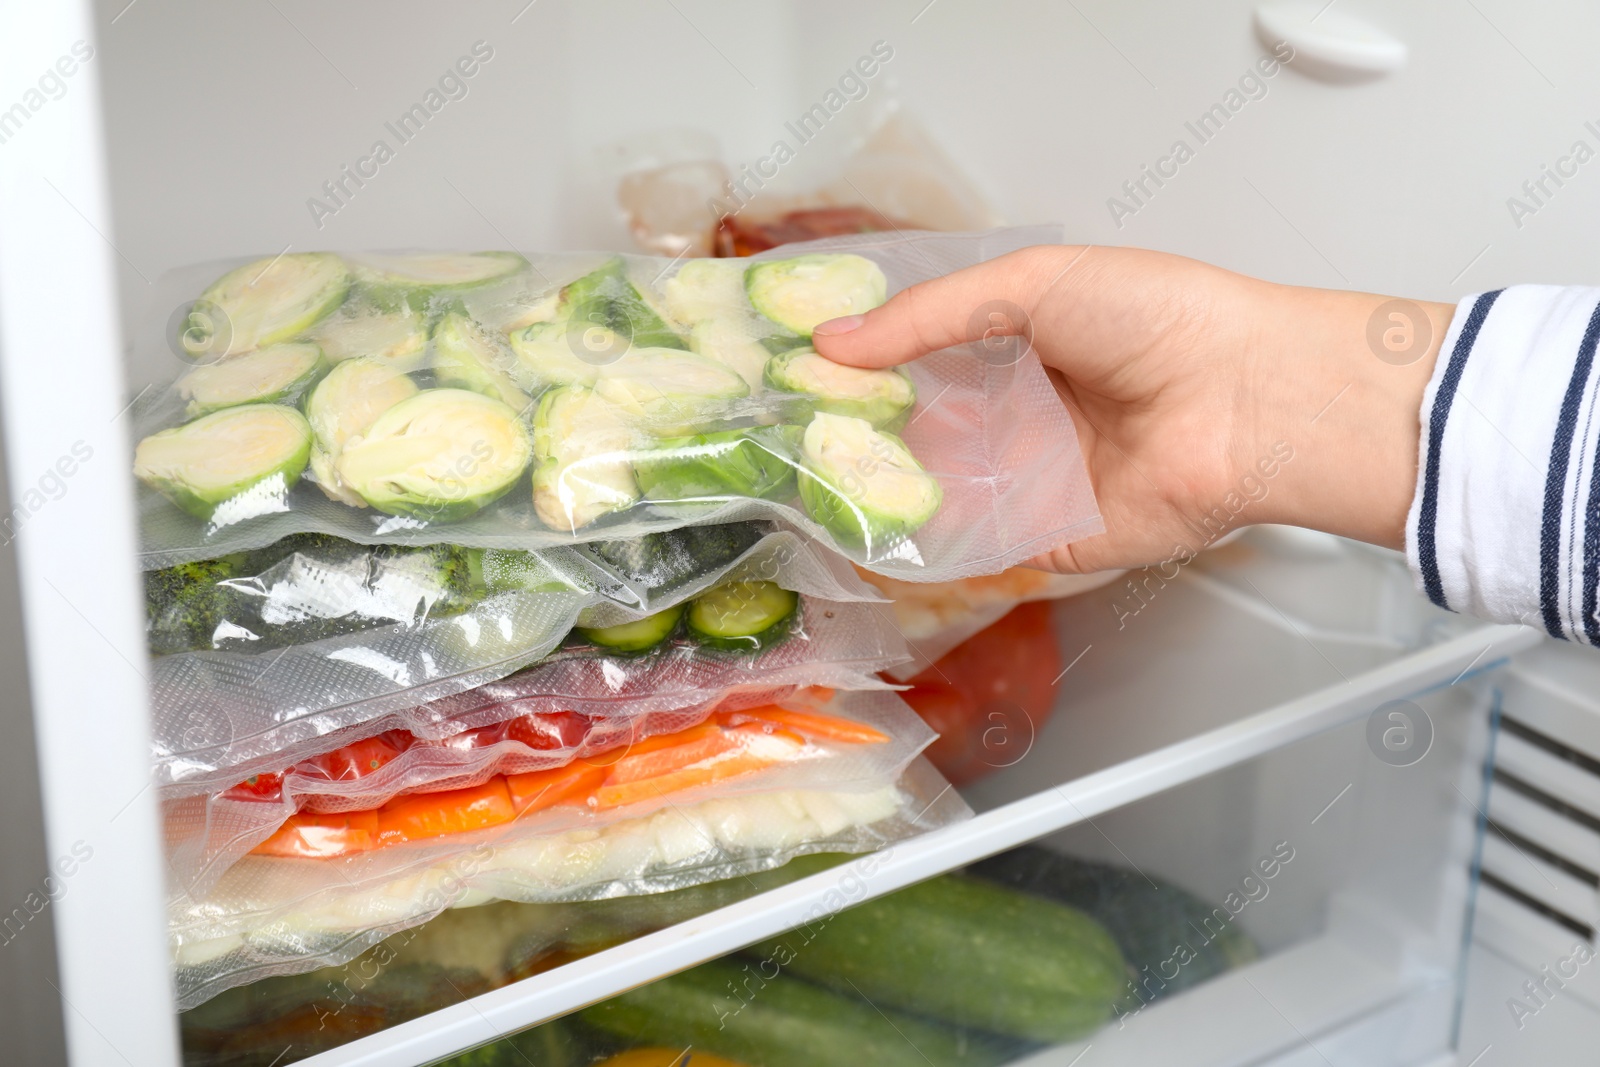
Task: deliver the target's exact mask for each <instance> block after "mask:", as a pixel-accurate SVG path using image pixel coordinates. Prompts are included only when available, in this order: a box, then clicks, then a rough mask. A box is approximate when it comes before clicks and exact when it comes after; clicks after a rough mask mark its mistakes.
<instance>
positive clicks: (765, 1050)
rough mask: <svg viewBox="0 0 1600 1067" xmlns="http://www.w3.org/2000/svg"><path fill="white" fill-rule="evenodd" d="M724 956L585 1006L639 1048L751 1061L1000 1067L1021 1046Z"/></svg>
mask: <svg viewBox="0 0 1600 1067" xmlns="http://www.w3.org/2000/svg"><path fill="white" fill-rule="evenodd" d="M766 973H771V974H774V975H775V977H772V978H766V977H763V974H762V973H759V972H758V968H757V966H756V965H755V964H741V963H737V962H732V961H728V960H715V961H713V962H711V963H706V964H702V965H701V966H699V967H696V968H694V969H693V970H689V971H684V972H683V973H682V974H676V975H673V976H671V977H670V978H663V979H661V980H659V981H656V982H652V983H650V984H649V985H647V986H641V987H640V988H638V989H634V990H630V991H629V992H627V993H623V994H622V995H621V996H618V997H613V998H612V999H610V1000H608V1001H606V1002H605V1003H603V1004H597V1005H595V1006H594V1007H592V1008H585V1009H584V1010H583V1011H582V1012H580V1013H579V1014H580V1017H581V1018H582V1020H583V1021H584V1022H585V1023H587V1024H589V1025H591V1026H594V1027H597V1028H599V1029H601V1030H604V1031H606V1032H607V1033H610V1034H613V1035H615V1036H617V1037H620V1038H623V1039H625V1040H627V1041H628V1042H631V1043H634V1044H639V1045H645V1044H649V1045H666V1046H670V1047H672V1048H686V1047H692V1048H694V1049H696V1050H700V1051H705V1052H710V1053H712V1054H714V1055H717V1056H723V1057H726V1058H727V1059H731V1060H737V1061H739V1062H740V1063H744V1064H748V1065H749V1067H817V1065H818V1064H840V1065H842V1064H857V1063H859V1064H872V1065H873V1067H995V1065H998V1064H1001V1063H1005V1062H1006V1061H1007V1060H1008V1059H1010V1057H1011V1053H1012V1051H1013V1049H1011V1048H1008V1047H1002V1045H1001V1044H1000V1043H998V1042H996V1041H994V1040H992V1039H989V1038H986V1037H968V1036H966V1035H963V1034H960V1033H957V1032H956V1031H954V1030H949V1029H946V1028H945V1027H942V1026H938V1025H935V1024H933V1023H927V1022H923V1021H921V1020H918V1019H910V1018H906V1017H904V1016H900V1015H898V1013H895V1012H893V1011H889V1012H880V1011H878V1010H877V1009H875V1008H874V1007H872V1005H870V1004H864V1003H862V1002H861V1001H859V1000H854V999H847V998H845V997H841V996H837V995H835V994H833V993H830V992H829V991H828V990H826V989H822V988H820V987H819V986H814V985H812V984H810V983H809V982H804V981H801V980H800V979H798V978H792V977H790V976H788V975H785V974H782V973H781V972H778V971H776V970H773V969H770V968H769V969H768V971H767V972H766Z"/></svg>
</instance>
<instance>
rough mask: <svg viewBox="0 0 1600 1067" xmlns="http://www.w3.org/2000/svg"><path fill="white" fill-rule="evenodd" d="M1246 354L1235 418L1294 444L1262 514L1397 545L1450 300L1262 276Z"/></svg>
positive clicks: (1269, 438)
mask: <svg viewBox="0 0 1600 1067" xmlns="http://www.w3.org/2000/svg"><path fill="white" fill-rule="evenodd" d="M1255 302H1256V304H1257V310H1256V312H1255V319H1254V321H1255V322H1256V323H1257V324H1258V332H1257V335H1256V337H1255V339H1254V343H1253V344H1252V345H1251V346H1250V350H1249V351H1248V352H1247V353H1246V357H1245V367H1244V369H1243V374H1242V377H1241V381H1240V390H1241V393H1242V394H1243V395H1246V396H1251V397H1254V398H1256V399H1255V403H1257V404H1258V405H1259V408H1258V410H1257V411H1255V412H1254V413H1253V417H1250V418H1247V419H1245V420H1243V422H1242V425H1245V426H1251V427H1252V429H1253V432H1254V435H1255V436H1258V437H1259V440H1255V441H1240V442H1238V446H1239V447H1240V448H1242V449H1244V450H1245V451H1244V453H1243V454H1244V455H1247V456H1248V455H1255V454H1264V452H1263V450H1264V449H1268V448H1270V447H1272V446H1273V445H1275V444H1277V443H1278V442H1282V443H1284V444H1286V445H1287V446H1288V447H1289V448H1291V449H1292V450H1293V457H1294V458H1293V459H1292V461H1290V462H1289V463H1286V464H1284V465H1283V466H1282V471H1281V474H1280V475H1279V476H1278V477H1277V478H1276V479H1274V484H1273V485H1272V489H1271V492H1270V494H1269V496H1268V497H1267V498H1266V499H1264V500H1262V501H1261V507H1260V509H1259V511H1258V512H1257V515H1259V516H1260V520H1259V521H1267V522H1279V523H1287V524H1291V525H1297V526H1306V527H1310V528H1312V529H1317V530H1324V531H1327V532H1329V533H1335V534H1340V535H1342V536H1345V537H1352V538H1356V539H1358V540H1362V541H1368V542H1371V543H1373V544H1378V545H1383V546H1385V547H1388V548H1395V549H1399V548H1402V547H1403V546H1404V543H1405V527H1406V513H1407V510H1408V509H1409V507H1410V505H1411V501H1412V497H1413V496H1414V494H1415V490H1416V484H1417V454H1418V442H1419V436H1420V433H1421V418H1420V413H1421V408H1422V397H1423V391H1424V390H1425V389H1426V387H1427V384H1428V380H1429V378H1430V376H1431V375H1432V373H1433V368H1434V365H1435V362H1436V360H1437V358H1438V354H1439V348H1440V345H1441V344H1442V342H1443V340H1444V337H1445V333H1446V331H1447V330H1448V328H1449V325H1450V320H1451V317H1452V316H1453V315H1454V313H1455V308H1454V307H1453V306H1452V305H1450V304H1438V303H1427V302H1412V301H1407V300H1395V299H1393V298H1390V297H1384V296H1374V295H1371V294H1367V293H1350V292H1340V291H1333V290H1323V289H1301V288H1292V287H1288V286H1278V285H1270V284H1267V283H1260V290H1259V292H1258V294H1257V295H1256V297H1255Z"/></svg>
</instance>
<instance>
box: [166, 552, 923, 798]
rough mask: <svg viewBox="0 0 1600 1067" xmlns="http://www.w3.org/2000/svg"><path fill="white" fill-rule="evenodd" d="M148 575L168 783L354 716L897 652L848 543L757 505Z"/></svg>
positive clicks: (390, 719) (324, 734)
mask: <svg viewBox="0 0 1600 1067" xmlns="http://www.w3.org/2000/svg"><path fill="white" fill-rule="evenodd" d="M146 578H147V596H148V600H149V604H150V630H151V635H152V643H155V642H156V640H157V638H158V635H159V636H160V637H161V638H162V639H164V640H168V641H170V642H172V643H173V644H176V645H179V646H181V647H184V648H186V649H187V650H186V651H181V652H176V653H173V654H170V655H157V656H156V657H155V658H154V659H153V661H152V671H151V704H152V712H153V719H154V739H153V748H154V758H155V764H156V776H157V781H158V783H159V784H161V785H162V786H163V787H164V788H165V789H166V791H167V792H168V793H169V795H176V794H180V793H189V792H196V791H204V790H205V789H206V788H208V787H210V786H211V785H214V784H216V783H218V782H221V783H222V784H226V780H227V779H230V777H232V778H237V777H240V776H241V774H240V772H241V770H249V769H251V768H254V767H256V766H257V765H258V764H262V762H263V761H266V762H268V763H270V762H272V761H279V762H281V761H282V760H283V759H284V758H286V757H289V756H291V755H292V756H294V757H296V758H299V757H300V756H303V755H306V754H309V753H311V752H313V751H315V750H317V748H318V746H321V745H326V744H328V743H330V742H331V741H332V742H334V743H335V744H337V742H336V741H334V739H336V738H339V737H341V736H342V735H341V734H340V733H339V731H343V730H345V729H346V728H352V727H359V726H361V725H363V724H372V723H378V722H381V723H384V724H386V725H384V727H383V728H385V729H388V728H406V729H416V730H418V731H421V732H425V733H431V734H432V735H433V736H445V735H446V734H448V733H449V732H451V731H452V730H457V731H459V730H463V729H467V728H469V727H473V726H482V725H485V724H486V723H490V722H493V721H497V720H496V716H498V717H499V718H501V719H503V718H506V717H510V716H513V715H516V714H518V713H520V712H519V710H518V709H520V710H521V711H527V710H532V709H531V708H530V706H529V702H530V701H531V700H540V701H543V702H545V704H546V705H550V702H552V701H555V702H560V701H566V702H567V704H566V705H564V706H562V707H555V706H547V707H546V708H545V710H551V711H555V710H584V711H585V712H586V713H589V714H595V715H618V714H623V715H626V714H631V713H633V712H635V711H641V710H645V709H646V708H647V707H649V706H652V702H654V703H653V706H654V707H657V708H667V707H673V706H681V704H682V702H683V701H684V700H685V699H703V698H704V696H705V694H707V693H713V692H719V691H721V690H724V689H726V688H728V687H730V686H736V685H763V686H780V687H781V686H785V685H812V684H816V685H834V686H842V687H849V688H865V687H872V686H876V685H879V684H881V683H879V682H878V680H877V678H876V672H877V671H880V670H883V669H885V668H887V667H889V666H892V665H894V664H896V663H899V662H901V661H902V660H904V659H905V658H906V655H907V653H906V650H905V644H904V642H903V641H902V640H901V639H900V637H899V635H898V633H896V632H895V631H894V629H893V626H892V625H891V624H890V623H889V621H888V618H887V616H885V615H883V614H881V613H880V611H879V610H878V609H877V608H876V606H875V605H873V604H870V603H864V602H863V601H871V600H873V599H874V594H873V593H872V590H871V589H870V587H868V586H866V585H864V584H862V583H861V582H859V580H858V579H856V577H855V576H854V574H853V572H852V571H851V570H850V567H849V564H848V563H846V562H845V561H843V560H841V559H839V558H838V557H836V556H834V555H833V554H831V553H829V552H826V551H825V550H823V549H821V548H820V547H818V546H815V545H813V544H811V543H809V542H807V541H805V540H804V539H803V538H801V537H800V536H799V535H798V534H795V533H793V532H791V531H783V530H779V531H763V529H762V528H761V526H760V525H759V524H733V525H726V526H707V527H693V528H687V529H682V530H675V531H669V532H667V533H660V534H652V535H649V536H647V537H644V538H641V539H638V540H635V541H628V542H595V543H591V544H587V545H582V546H575V547H569V548H565V549H548V550H545V551H544V552H540V553H513V552H509V551H504V550H498V549H483V550H479V549H459V548H454V547H451V546H442V545H434V546H424V547H419V548H396V547H387V546H386V547H378V548H371V547H364V546H360V545H353V544H350V543H348V542H343V541H337V540H334V539H330V538H325V537H321V536H320V535H297V536H296V537H295V538H291V539H289V540H288V541H286V542H280V543H279V544H277V545H274V546H271V547H270V548H267V549H262V550H259V551H257V552H254V553H243V554H241V555H240V557H239V558H237V559H234V560H226V559H224V560H210V561H206V562H205V563H204V564H181V565H179V566H178V567H175V568H170V569H168V570H164V571H153V572H147V574H146ZM255 641H260V642H261V643H262V646H263V650H262V651H255V650H254V648H255V647H256V646H255V645H254V644H253V642H255ZM530 664H533V665H536V666H535V667H534V668H533V669H532V670H531V671H529V670H525V668H528V667H529V666H530ZM517 671H522V672H523V673H522V674H521V675H516V674H513V672H517ZM507 675H512V677H511V678H506V676H507ZM496 679H505V680H504V681H500V682H496V681H495V680H496ZM486 683H493V684H492V685H489V684H486ZM475 687H478V688H475ZM513 703H514V704H515V706H514V707H513V706H512V704H513Z"/></svg>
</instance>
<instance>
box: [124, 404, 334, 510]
mask: <svg viewBox="0 0 1600 1067" xmlns="http://www.w3.org/2000/svg"><path fill="white" fill-rule="evenodd" d="M310 453H311V426H310V424H308V423H307V422H306V420H305V416H303V415H301V414H300V413H299V412H298V411H296V410H294V409H293V408H290V407H284V406H282V405H280V404H245V405H241V406H239V407H232V408H224V409H223V410H221V411H218V412H215V413H213V414H210V415H205V416H202V417H201V418H198V419H196V420H194V421H193V422H188V423H184V424H183V425H182V426H175V427H173V428H172V429H170V430H162V431H161V432H160V433H156V434H152V435H151V436H149V437H146V438H145V439H144V440H143V441H140V442H139V445H138V447H137V448H135V449H134V453H133V473H134V475H135V477H137V478H138V479H139V480H140V481H142V482H144V483H145V484H146V485H148V486H150V487H151V488H152V489H154V490H156V491H157V492H159V493H161V494H162V495H164V496H165V497H167V499H169V500H171V501H172V502H173V503H174V504H176V505H178V506H179V507H180V508H182V509H183V510H184V511H187V512H188V513H189V514H191V515H194V516H196V517H197V518H201V519H213V518H216V517H217V514H218V512H219V510H220V509H221V506H222V505H224V504H229V503H230V502H234V501H237V504H236V505H235V506H232V507H230V508H229V510H230V511H238V512H239V513H240V514H239V515H238V516H237V517H245V515H247V514H254V513H256V512H257V511H260V510H262V509H263V507H271V508H272V509H273V510H281V501H282V499H283V496H284V495H285V494H286V493H288V491H289V489H290V488H291V487H292V486H293V485H294V483H295V482H296V481H297V480H299V478H300V472H301V471H303V470H305V466H306V461H307V459H308V458H309V456H310Z"/></svg>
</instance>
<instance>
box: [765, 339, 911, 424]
mask: <svg viewBox="0 0 1600 1067" xmlns="http://www.w3.org/2000/svg"><path fill="white" fill-rule="evenodd" d="M765 376H766V381H767V385H769V386H770V387H772V388H773V389H776V390H778V391H779V392H784V393H800V394H802V395H804V396H806V397H809V398H810V399H811V406H812V407H813V408H814V409H815V410H817V411H826V412H828V413H829V414H831V415H849V416H851V417H852V418H857V419H865V420H866V421H867V422H870V423H872V425H873V426H875V427H877V428H878V429H880V430H881V429H885V428H888V427H892V426H895V425H898V424H899V423H901V422H903V421H904V420H905V417H906V416H907V415H908V414H910V412H911V406H912V405H913V404H915V403H916V402H917V387H916V386H915V385H913V384H912V382H911V376H910V375H908V374H907V373H906V372H905V371H903V370H901V369H899V368H898V367H897V368H895V369H893V370H864V369H862V368H860V367H847V366H845V365H844V364H843V363H835V362H834V361H833V360H831V359H828V358H827V357H826V356H821V355H818V354H817V352H816V350H815V349H811V348H797V349H794V350H793V351H790V352H785V353H784V354H783V355H781V356H773V357H772V358H771V359H770V360H769V361H768V362H767V367H766V373H765Z"/></svg>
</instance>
